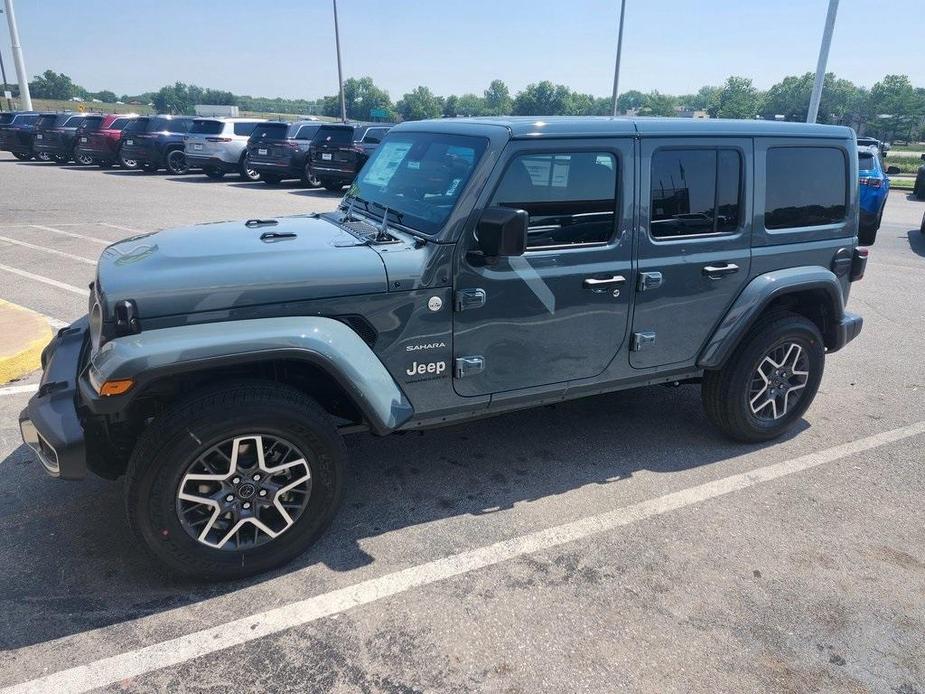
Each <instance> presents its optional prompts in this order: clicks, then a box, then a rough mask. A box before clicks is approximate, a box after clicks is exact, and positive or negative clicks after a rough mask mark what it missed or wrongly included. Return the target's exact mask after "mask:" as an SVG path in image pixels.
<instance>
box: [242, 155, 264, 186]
mask: <svg viewBox="0 0 925 694" xmlns="http://www.w3.org/2000/svg"><path fill="white" fill-rule="evenodd" d="M239 172H240V174H241V180H242V181H251V182H252V183H256V182H257V181H259V180H260V179H261V178H262V176H261V175H260V172H259V171H257V170H255V169H252V168H251V167H250V159H249V158H248V156H247V152H244V155H243V156H242V157H241V165H240V166H239Z"/></svg>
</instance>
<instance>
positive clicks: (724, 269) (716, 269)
mask: <svg viewBox="0 0 925 694" xmlns="http://www.w3.org/2000/svg"><path fill="white" fill-rule="evenodd" d="M738 271H739V266H738V265H736V264H735V263H724V264H723V265H705V266H704V268H703V274H704V275H706V276H707V277H709V278H710V279H711V280H718V279H721V278H723V277H725V276H726V275H732V274H734V273H736V272H738Z"/></svg>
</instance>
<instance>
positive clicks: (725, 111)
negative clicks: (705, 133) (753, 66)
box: [709, 77, 761, 118]
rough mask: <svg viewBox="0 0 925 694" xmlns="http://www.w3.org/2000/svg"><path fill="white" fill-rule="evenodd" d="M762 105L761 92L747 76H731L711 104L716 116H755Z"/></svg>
mask: <svg viewBox="0 0 925 694" xmlns="http://www.w3.org/2000/svg"><path fill="white" fill-rule="evenodd" d="M760 107H761V94H759V92H758V90H757V89H755V87H753V86H752V81H751V80H750V79H748V78H747V77H729V78H728V79H727V80H726V83H725V84H724V85H723V86H722V88H721V89H720V90H719V91H718V92H716V93H715V94H714V101H713V103H712V104H711V105H710V106H709V111H710V115H711V116H712V117H714V118H754V117H755V116H757V115H758V110H759V108H760Z"/></svg>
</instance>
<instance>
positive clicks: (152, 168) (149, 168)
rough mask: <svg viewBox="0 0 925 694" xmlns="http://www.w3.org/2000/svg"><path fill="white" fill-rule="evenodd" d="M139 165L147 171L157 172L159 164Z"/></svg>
mask: <svg viewBox="0 0 925 694" xmlns="http://www.w3.org/2000/svg"><path fill="white" fill-rule="evenodd" d="M138 167H139V168H140V169H141V170H142V171H144V172H145V173H157V164H147V163H145V164H139V165H138Z"/></svg>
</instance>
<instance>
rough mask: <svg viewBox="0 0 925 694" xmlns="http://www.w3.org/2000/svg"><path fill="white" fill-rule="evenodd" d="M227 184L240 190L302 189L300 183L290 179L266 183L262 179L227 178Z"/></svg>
mask: <svg viewBox="0 0 925 694" xmlns="http://www.w3.org/2000/svg"><path fill="white" fill-rule="evenodd" d="M228 185H229V186H231V187H232V188H241V189H242V190H248V189H249V190H265V191H267V192H273V191H274V190H290V191H291V190H293V189H296V188H298V189H302V184H301V183H300V182H299V181H297V180H292V181H280V182H279V183H274V184H273V185H268V184H266V183H264V182H263V181H241V180H238V181H235V180H233V179H229V180H228Z"/></svg>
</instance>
